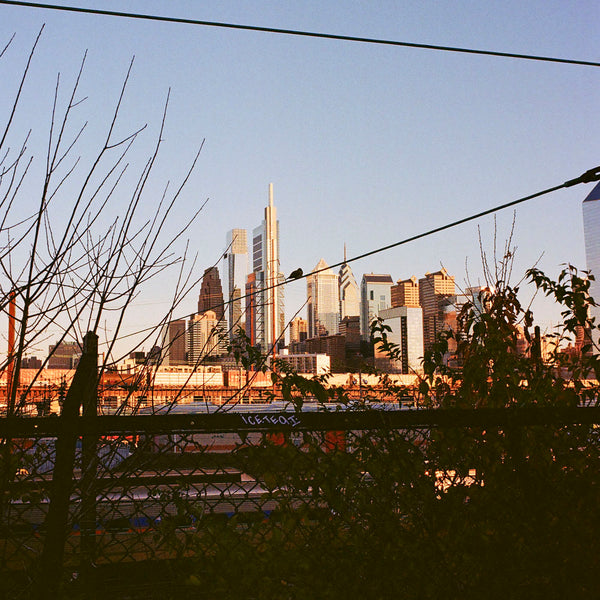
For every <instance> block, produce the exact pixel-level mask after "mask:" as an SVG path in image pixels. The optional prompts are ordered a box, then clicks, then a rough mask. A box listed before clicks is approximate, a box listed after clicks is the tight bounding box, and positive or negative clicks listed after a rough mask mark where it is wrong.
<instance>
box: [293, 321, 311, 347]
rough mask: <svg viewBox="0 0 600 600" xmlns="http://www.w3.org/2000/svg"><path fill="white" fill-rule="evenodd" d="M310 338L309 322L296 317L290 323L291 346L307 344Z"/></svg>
mask: <svg viewBox="0 0 600 600" xmlns="http://www.w3.org/2000/svg"><path fill="white" fill-rule="evenodd" d="M306 338H308V321H307V320H306V319H303V318H302V317H296V318H295V319H292V321H291V322H290V344H294V343H296V342H305V341H306Z"/></svg>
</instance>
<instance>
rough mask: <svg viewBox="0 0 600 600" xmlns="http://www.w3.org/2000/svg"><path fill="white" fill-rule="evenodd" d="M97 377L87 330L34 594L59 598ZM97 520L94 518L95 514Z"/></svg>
mask: <svg viewBox="0 0 600 600" xmlns="http://www.w3.org/2000/svg"><path fill="white" fill-rule="evenodd" d="M97 378H98V336H97V335H96V334H94V333H92V332H88V333H87V334H86V336H85V338H84V341H83V354H82V355H81V360H80V361H79V365H78V366H77V370H76V371H75V376H74V377H73V381H72V383H71V386H70V387H69V391H68V392H67V396H66V398H65V401H64V403H63V408H62V412H61V415H60V419H61V425H62V430H61V432H60V433H59V435H58V437H57V440H56V457H55V462H54V471H53V473H52V485H51V487H50V505H49V507H48V516H47V517H46V539H45V541H44V549H43V551H42V556H41V559H40V568H39V570H38V579H37V582H36V587H35V597H36V598H38V600H41V599H45V598H48V599H50V598H57V597H58V595H59V587H60V582H61V579H62V576H63V558H64V549H65V541H66V537H67V531H68V530H69V528H70V525H69V522H68V517H69V504H70V499H71V493H72V491H73V469H74V465H75V447H76V444H77V439H78V437H79V435H78V433H77V421H78V420H79V412H80V408H81V405H82V403H84V405H85V403H86V402H85V401H84V398H85V399H87V398H90V397H95V396H96V391H97ZM94 519H95V517H94Z"/></svg>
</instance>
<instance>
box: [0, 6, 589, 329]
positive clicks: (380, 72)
mask: <svg viewBox="0 0 600 600" xmlns="http://www.w3.org/2000/svg"><path fill="white" fill-rule="evenodd" d="M57 4H65V5H67V4H75V3H74V2H73V3H64V2H62V3H61V2H57ZM77 5H78V6H85V7H98V8H102V9H113V10H121V11H130V12H141V13H154V14H160V15H166V16H175V17H186V18H193V19H201V20H209V21H228V22H233V23H241V24H249V25H261V26H271V27H278V28H289V29H300V30H311V31H320V32H328V33H339V34H345V35H352V36H363V37H372V38H386V39H395V40H402V41H408V42H420V43H429V44H436V45H448V46H462V47H471V48H481V49H489V50H496V51H507V52H514V53H523V54H537V55H549V56H557V57H564V58H573V59H582V60H592V61H599V60H600V56H599V54H598V43H597V40H598V22H599V20H600V4H598V2H596V1H595V0H594V1H592V0H590V1H579V2H569V3H566V2H564V1H551V0H550V1H548V0H544V1H529V2H521V1H512V0H511V1H506V2H467V1H439V2H422V1H418V2H417V1H414V2H377V3H371V2H336V1H332V2H327V3H323V2H280V1H277V2H275V1H272V2H261V1H256V2H227V1H225V2H193V1H189V0H171V1H170V2H158V1H151V0H150V1H149V0H146V1H143V2H142V1H141V0H140V1H136V0H129V1H122V0H121V1H112V0H103V1H102V2H100V0H96V1H95V2H91V1H84V0H80V1H79V2H77ZM43 23H45V24H46V25H45V30H44V33H43V35H42V38H41V41H40V45H39V48H38V51H37V53H36V56H35V58H34V62H33V66H32V71H31V76H30V78H29V82H28V84H27V87H26V89H25V92H24V101H23V104H22V108H21V112H20V113H19V116H18V121H17V126H18V129H17V131H21V130H22V131H24V130H25V129H27V128H30V127H31V128H33V130H34V133H33V137H32V147H35V145H36V144H37V145H38V146H39V148H40V154H42V153H43V144H44V143H45V142H44V140H45V137H44V136H45V135H46V132H47V128H48V121H49V110H50V106H51V100H52V94H53V91H54V85H55V80H56V73H57V72H59V71H60V73H61V78H62V80H63V81H64V82H65V83H68V82H70V81H72V80H73V78H74V76H75V73H76V70H77V67H78V64H79V62H80V60H81V57H82V55H83V53H84V52H85V50H86V49H87V51H88V58H87V64H86V69H85V73H84V77H83V80H82V87H81V90H82V95H86V96H88V99H87V100H86V102H85V103H84V104H82V106H81V107H80V108H79V109H78V110H79V112H78V114H77V118H80V119H82V120H89V122H90V125H89V131H88V133H87V137H86V138H85V140H84V141H83V142H82V143H83V146H82V148H83V150H82V151H83V153H84V156H85V152H86V150H90V152H91V149H92V148H93V147H94V142H96V143H97V138H98V137H99V136H100V135H101V132H102V131H103V130H104V129H105V127H106V122H107V119H108V118H109V115H110V107H111V106H112V105H113V104H114V102H115V99H116V97H117V95H118V90H119V87H120V82H121V80H122V78H123V76H124V73H125V72H126V70H127V66H128V63H129V61H130V59H131V57H132V56H133V55H135V63H134V67H133V71H132V77H131V82H130V85H129V88H128V92H127V96H126V100H125V103H124V106H123V113H122V120H121V122H120V125H119V127H121V128H122V129H121V130H120V131H123V132H125V131H131V130H134V129H136V128H137V127H138V126H140V125H143V124H144V123H149V128H148V131H147V137H145V138H144V141H142V143H141V145H140V148H139V154H136V155H135V156H137V157H138V160H139V161H142V160H143V157H145V156H146V155H148V154H149V153H150V152H151V147H152V144H153V143H154V137H153V136H154V135H155V134H156V131H157V127H158V123H159V121H160V116H161V112H162V105H163V103H164V99H165V97H166V94H167V90H168V89H169V88H170V89H171V100H170V106H169V113H168V118H167V123H166V130H165V134H164V146H163V149H162V154H161V159H160V162H159V164H158V165H157V169H156V172H155V178H154V179H153V180H152V185H155V186H156V193H157V194H158V193H159V192H160V190H161V189H162V185H163V183H164V181H165V180H167V179H169V180H172V181H173V182H174V181H177V179H178V178H180V177H181V176H182V175H183V174H184V172H185V169H186V168H187V166H188V165H189V163H190V161H191V159H192V158H193V155H194V153H195V151H196V150H197V148H198V147H199V146H200V144H201V143H202V140H205V144H204V148H203V150H202V155H201V159H200V162H199V165H198V169H197V171H196V173H195V174H194V176H193V177H192V179H191V181H190V183H189V185H188V187H187V189H186V191H185V192H184V194H183V195H182V197H181V199H180V204H179V208H178V213H177V214H176V215H175V218H174V219H173V222H172V224H171V225H170V227H172V230H173V231H176V230H177V228H178V227H181V226H182V224H185V223H186V219H188V218H189V215H190V214H192V213H193V212H194V211H195V209H196V208H197V207H198V206H199V205H200V204H201V203H202V202H203V201H204V200H205V199H207V198H208V199H209V201H208V204H207V206H206V208H205V209H204V211H203V213H202V215H201V217H200V219H199V221H198V222H197V224H196V225H195V226H194V228H193V230H192V231H191V234H190V236H189V237H190V248H191V249H192V251H193V252H194V253H196V252H197V253H198V257H199V258H198V267H197V270H198V271H199V273H201V272H202V271H203V270H204V268H205V267H207V266H210V265H212V264H213V263H214V262H215V261H216V260H217V259H218V256H219V253H220V252H222V250H223V247H224V243H225V234H226V232H227V230H229V229H231V228H234V227H241V228H247V229H249V230H251V229H252V228H254V227H256V226H257V225H258V224H259V223H260V221H261V219H262V214H263V208H264V206H265V204H266V202H267V189H268V184H269V182H273V184H274V190H275V204H276V206H277V208H278V215H279V220H280V230H281V266H282V270H283V271H284V272H285V273H289V272H290V271H292V270H293V269H295V268H296V267H299V266H300V267H302V268H303V269H304V271H305V272H307V271H310V270H311V269H312V268H314V266H315V265H316V264H317V262H318V261H319V259H320V258H321V257H322V258H324V259H325V260H326V261H327V262H328V263H330V264H332V263H335V262H338V261H340V260H341V259H342V256H343V246H344V243H346V244H347V247H348V255H349V256H354V255H359V254H362V253H364V252H367V251H369V250H371V249H374V248H376V247H379V246H383V245H387V244H390V243H393V242H395V241H398V240H401V239H403V238H406V237H410V236H412V235H415V234H417V233H420V232H422V231H425V230H428V229H430V228H433V227H436V226H440V225H444V224H445V223H447V222H450V221H453V220H456V219H459V218H462V217H465V216H468V215H470V214H473V213H477V212H479V211H482V210H486V209H488V208H491V207H493V206H495V205H499V204H502V203H505V202H508V201H511V200H514V199H516V198H518V197H521V196H525V195H528V194H531V193H534V192H537V191H539V190H542V189H545V188H549V187H552V186H554V185H557V184H560V183H562V182H563V181H565V180H567V179H571V178H573V177H576V176H578V175H579V174H581V173H582V172H584V171H586V170H587V169H589V168H591V167H594V166H597V165H598V164H600V120H599V119H598V96H599V94H598V93H599V91H600V84H599V82H600V69H598V68H594V67H585V66H572V65H561V64H551V63H539V62H530V61H524V60H516V59H507V58H493V57H485V56H472V55H463V54H454V53H444V52H436V51H430V50H421V49H411V48H400V47H386V46H373V45H365V44H358V43H352V42H341V41H332V40H321V39H308V38H297V37H290V36H283V35H274V34H267V33H257V32H249V31H233V30H225V29H214V28H206V27H198V26H192V25H178V24H171V23H154V22H146V21H133V20H129V19H118V18H114V17H101V16H93V15H82V14H70V13H59V12H52V11H48V10H41V9H34V8H20V7H10V6H5V5H0V46H4V44H5V43H6V42H7V41H8V39H9V38H10V36H11V35H12V34H13V33H16V38H15V40H14V42H13V44H12V45H11V47H10V49H9V51H8V53H7V55H5V58H4V59H2V60H0V82H4V83H0V115H1V116H2V117H4V116H5V114H6V110H7V107H8V102H9V100H10V99H11V98H12V93H13V91H14V89H15V85H16V82H17V76H18V74H19V73H20V72H21V70H22V68H23V65H24V63H25V60H26V57H27V53H28V50H29V48H30V46H31V44H32V42H33V40H34V39H35V36H36V34H37V32H38V30H39V28H40V27H41V25H42V24H43ZM144 135H146V133H145V134H144ZM140 164H141V162H140ZM591 189H592V185H591V184H590V185H587V186H577V187H575V188H571V189H568V190H562V191H559V192H555V193H553V194H551V195H549V196H546V197H544V198H541V199H537V200H533V201H531V202H529V203H527V204H525V205H521V206H520V207H519V208H518V209H517V214H516V225H515V233H514V242H515V244H516V246H517V255H516V261H515V268H514V272H515V278H518V277H519V276H520V275H521V274H522V273H523V272H524V270H525V269H526V268H528V267H529V266H532V265H533V264H534V263H535V262H536V261H537V260H538V259H539V258H540V256H541V257H542V258H541V260H540V263H539V266H540V267H541V268H542V269H544V270H546V271H547V272H548V273H551V274H556V273H557V272H558V270H559V269H560V265H561V263H565V262H571V263H573V264H575V265H577V266H579V267H585V256H584V244H583V227H582V220H581V201H582V200H583V199H584V198H585V196H586V195H587V194H588V193H589V192H590V191H591ZM23 201H24V202H25V203H26V202H27V200H23ZM512 219H513V213H512V210H508V211H504V212H502V213H499V214H498V216H497V231H498V233H497V237H498V239H499V240H500V241H502V240H503V239H504V238H505V237H506V236H507V235H508V233H509V231H510V227H511V222H512ZM479 226H480V227H481V231H482V236H483V242H484V245H485V246H486V247H487V248H488V250H491V246H492V242H493V230H494V220H493V218H492V217H487V218H485V219H482V220H481V221H480V222H479ZM465 264H467V265H468V267H467V268H468V272H469V275H470V278H471V281H472V283H477V282H478V281H479V280H480V273H481V268H480V259H479V241H478V229H477V224H474V223H471V224H468V225H463V226H460V227H458V228H455V229H453V230H450V231H448V232H445V233H442V234H439V235H436V236H432V237H429V238H426V239H424V240H421V241H418V242H416V243H413V244H409V245H406V246H403V247H400V248H397V249H394V250H390V251H388V252H385V253H382V254H379V255H375V256H372V257H370V258H368V259H364V260H361V261H358V262H356V263H354V264H352V268H353V271H354V273H355V275H356V278H357V280H360V277H361V276H362V274H363V273H365V272H376V273H390V274H391V275H392V277H393V278H394V279H395V280H396V279H399V278H407V277H410V276H412V275H416V276H417V277H421V276H423V274H424V273H425V272H426V271H435V270H438V269H439V268H440V266H442V265H443V266H444V267H446V269H447V270H448V271H449V272H450V273H451V274H453V275H455V276H456V279H457V282H458V283H459V284H461V285H464V280H465ZM169 285H170V282H169V279H168V277H167V278H165V279H163V280H161V281H157V282H156V284H155V285H152V286H150V287H149V288H148V289H147V290H146V293H145V295H144V296H142V297H140V298H139V300H138V301H139V303H140V306H143V307H144V309H143V310H141V311H139V314H138V315H136V316H135V317H132V318H131V321H130V323H129V326H130V327H131V328H136V327H142V326H144V325H145V324H149V323H148V320H151V318H152V311H153V309H154V308H156V310H160V309H161V307H162V304H163V303H166V302H167V301H168V300H169V295H168V289H169ZM528 293H529V292H527V291H524V299H525V300H527V299H528V298H529V297H530V295H531V294H530V293H529V296H527V294H528ZM305 296H306V285H305V282H304V281H300V282H295V283H293V284H290V285H288V286H287V288H286V305H287V308H288V314H289V315H291V314H292V313H293V311H294V310H295V309H297V308H298V306H299V305H300V304H301V303H302V302H303V300H304V298H305ZM195 304H196V297H195V295H194V296H193V297H191V298H190V301H189V303H188V305H186V309H185V310H184V311H183V312H189V313H191V312H193V311H194V309H195ZM187 307H189V310H188V308H187ZM534 308H535V309H536V317H537V320H538V321H539V322H540V323H541V324H542V325H543V326H544V327H547V326H549V325H550V324H551V323H552V322H553V321H555V320H556V319H557V316H558V311H557V310H556V309H555V308H554V307H552V306H551V305H550V304H549V303H548V302H544V301H542V300H541V299H538V300H536V303H535V305H534Z"/></svg>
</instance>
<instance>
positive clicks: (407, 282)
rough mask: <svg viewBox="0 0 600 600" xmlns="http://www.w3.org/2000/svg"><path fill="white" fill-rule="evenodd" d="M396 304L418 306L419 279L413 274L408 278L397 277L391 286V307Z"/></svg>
mask: <svg viewBox="0 0 600 600" xmlns="http://www.w3.org/2000/svg"><path fill="white" fill-rule="evenodd" d="M396 306H412V307H415V306H420V304H419V281H418V279H417V278H416V277H415V276H414V275H413V276H412V277H411V278H410V279H398V281H397V282H396V285H393V286H392V308H395V307H396Z"/></svg>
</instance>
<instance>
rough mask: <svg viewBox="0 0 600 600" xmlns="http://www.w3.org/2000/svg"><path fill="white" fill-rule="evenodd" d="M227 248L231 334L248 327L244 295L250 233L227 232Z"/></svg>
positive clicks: (225, 268)
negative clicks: (243, 300) (243, 301)
mask: <svg viewBox="0 0 600 600" xmlns="http://www.w3.org/2000/svg"><path fill="white" fill-rule="evenodd" d="M226 244H227V247H226V250H225V254H224V256H223V261H224V280H225V294H226V300H227V311H226V312H227V319H228V323H229V335H230V337H234V336H235V333H236V331H238V329H239V328H240V327H241V328H242V329H245V327H246V311H245V306H244V305H243V303H242V296H244V295H245V293H246V281H247V277H248V234H247V232H246V230H245V229H232V230H231V231H229V232H228V233H227V238H226Z"/></svg>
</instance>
